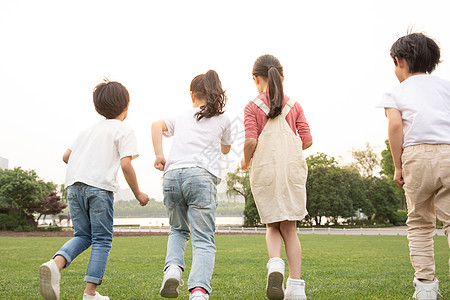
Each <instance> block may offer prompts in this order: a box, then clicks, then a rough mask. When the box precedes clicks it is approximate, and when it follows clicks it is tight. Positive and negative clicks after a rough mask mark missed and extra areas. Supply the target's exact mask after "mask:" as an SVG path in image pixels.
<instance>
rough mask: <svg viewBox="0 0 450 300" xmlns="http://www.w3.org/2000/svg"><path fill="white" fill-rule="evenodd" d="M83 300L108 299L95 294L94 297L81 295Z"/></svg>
mask: <svg viewBox="0 0 450 300" xmlns="http://www.w3.org/2000/svg"><path fill="white" fill-rule="evenodd" d="M83 300H109V297H108V296H102V295H100V294H99V293H98V292H95V296H91V295H87V294H83Z"/></svg>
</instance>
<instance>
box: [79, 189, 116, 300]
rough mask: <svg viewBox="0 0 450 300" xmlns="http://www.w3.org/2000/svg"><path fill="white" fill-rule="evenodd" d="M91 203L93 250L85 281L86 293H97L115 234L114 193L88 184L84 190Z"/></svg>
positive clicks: (88, 201) (87, 199)
mask: <svg viewBox="0 0 450 300" xmlns="http://www.w3.org/2000/svg"><path fill="white" fill-rule="evenodd" d="M84 192H85V194H86V195H87V198H86V201H87V203H89V218H90V223H91V231H92V250H91V256H90V259H89V265H88V268H87V270H86V276H85V278H84V281H85V282H86V289H85V294H87V295H92V296H93V295H95V289H96V287H97V285H100V284H101V283H102V279H103V275H104V273H105V269H106V263H107V262H108V257H109V251H110V249H111V244H112V236H113V211H114V210H113V203H114V195H113V193H112V192H110V191H105V190H102V189H99V188H95V187H91V186H86V187H85V190H84Z"/></svg>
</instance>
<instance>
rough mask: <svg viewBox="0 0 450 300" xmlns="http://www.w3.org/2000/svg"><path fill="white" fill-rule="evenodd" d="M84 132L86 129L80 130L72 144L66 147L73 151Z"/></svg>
mask: <svg viewBox="0 0 450 300" xmlns="http://www.w3.org/2000/svg"><path fill="white" fill-rule="evenodd" d="M85 132H86V131H82V132H81V133H80V134H78V136H77V138H76V139H75V140H74V141H73V142H72V144H71V145H70V146H69V148H68V149H69V150H70V151H73V150H74V149H75V148H76V147H77V146H78V145H80V139H81V137H82V136H83V135H84V133H85Z"/></svg>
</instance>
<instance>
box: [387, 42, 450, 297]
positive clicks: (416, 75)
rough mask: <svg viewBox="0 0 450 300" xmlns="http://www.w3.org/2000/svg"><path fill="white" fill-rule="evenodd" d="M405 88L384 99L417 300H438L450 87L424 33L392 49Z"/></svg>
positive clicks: (449, 175)
mask: <svg viewBox="0 0 450 300" xmlns="http://www.w3.org/2000/svg"><path fill="white" fill-rule="evenodd" d="M391 57H392V59H393V60H394V64H395V69H394V70H395V75H396V76H397V78H398V80H399V81H400V85H398V86H397V87H396V88H394V89H393V90H392V91H390V92H388V93H386V94H384V95H383V98H382V101H381V103H380V105H379V107H383V108H385V112H386V116H387V118H388V121H389V125H388V135H389V143H390V147H391V152H392V157H393V160H394V165H395V175H394V181H395V183H396V184H397V185H398V186H399V187H403V189H404V190H405V195H406V201H407V206H408V220H407V223H406V224H407V225H408V241H409V248H410V257H411V263H412V265H413V267H414V269H415V274H414V275H415V278H414V281H413V284H414V287H415V293H414V295H413V297H414V298H415V299H436V298H437V295H438V294H440V292H439V282H438V280H437V279H436V278H435V277H434V276H435V262H434V248H433V236H434V230H435V227H436V216H437V217H438V219H440V220H441V221H442V222H443V224H444V227H443V229H444V232H445V235H446V236H447V239H448V241H449V246H450V239H449V232H450V82H448V81H445V80H443V79H441V78H439V77H436V76H432V75H430V73H431V72H432V71H433V70H434V69H435V68H436V66H437V65H438V63H439V62H440V61H439V59H440V49H439V46H438V45H437V44H436V42H435V41H434V40H433V39H431V38H429V37H427V36H426V35H424V34H422V33H412V34H408V35H406V36H404V37H401V38H399V39H398V40H397V41H396V42H395V43H394V44H393V45H392V48H391Z"/></svg>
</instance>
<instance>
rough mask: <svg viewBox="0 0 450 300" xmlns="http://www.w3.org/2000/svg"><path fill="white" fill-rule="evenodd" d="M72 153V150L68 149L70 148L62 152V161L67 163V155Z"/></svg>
mask: <svg viewBox="0 0 450 300" xmlns="http://www.w3.org/2000/svg"><path fill="white" fill-rule="evenodd" d="M71 153H72V150H70V149H67V150H66V152H64V154H63V161H64V162H65V163H66V164H67V163H69V157H70V154H71Z"/></svg>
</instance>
